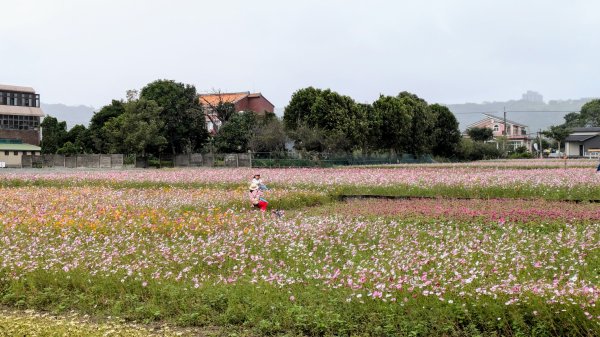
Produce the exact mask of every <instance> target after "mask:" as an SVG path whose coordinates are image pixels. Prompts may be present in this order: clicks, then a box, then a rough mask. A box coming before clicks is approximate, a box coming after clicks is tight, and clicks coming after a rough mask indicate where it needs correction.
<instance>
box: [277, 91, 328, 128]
mask: <svg viewBox="0 0 600 337" xmlns="http://www.w3.org/2000/svg"><path fill="white" fill-rule="evenodd" d="M321 92H322V90H321V89H315V88H313V87H308V88H304V89H300V90H298V91H296V92H295V93H294V94H293V95H292V98H291V99H290V103H289V104H288V105H287V106H286V107H285V110H284V113H283V122H284V125H285V127H286V128H287V129H288V130H296V129H298V128H299V127H300V126H301V125H303V124H306V122H307V121H308V120H309V119H312V120H311V121H310V122H311V123H310V124H313V125H314V124H316V121H315V120H314V118H313V117H311V116H310V114H311V109H312V106H313V105H314V104H315V101H316V99H317V97H319V96H320V95H321ZM317 119H318V116H317Z"/></svg>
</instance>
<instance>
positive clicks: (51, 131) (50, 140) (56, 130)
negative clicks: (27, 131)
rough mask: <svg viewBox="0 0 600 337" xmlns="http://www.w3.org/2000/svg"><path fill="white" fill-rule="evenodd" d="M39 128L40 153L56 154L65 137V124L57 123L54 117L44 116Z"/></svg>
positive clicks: (63, 122)
mask: <svg viewBox="0 0 600 337" xmlns="http://www.w3.org/2000/svg"><path fill="white" fill-rule="evenodd" d="M40 127H41V128H42V141H41V142H40V147H41V148H42V153H56V152H57V151H58V149H59V148H61V147H62V146H63V143H64V142H65V139H66V137H67V122H65V121H62V122H59V121H58V119H56V118H55V117H52V116H46V117H44V120H43V121H42V123H40Z"/></svg>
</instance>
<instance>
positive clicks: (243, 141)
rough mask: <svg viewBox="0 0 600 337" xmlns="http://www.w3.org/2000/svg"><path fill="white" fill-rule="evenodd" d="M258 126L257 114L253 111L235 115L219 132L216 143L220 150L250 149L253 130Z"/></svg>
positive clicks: (226, 151) (233, 151) (231, 151)
mask: <svg viewBox="0 0 600 337" xmlns="http://www.w3.org/2000/svg"><path fill="white" fill-rule="evenodd" d="M255 126H256V116H255V113H254V112H252V111H247V112H243V113H239V114H235V115H233V117H231V118H230V119H229V121H228V122H227V123H225V124H224V125H223V126H222V127H221V128H220V129H219V132H218V133H217V135H216V137H215V141H214V145H215V147H216V149H217V151H218V152H222V153H242V152H247V151H248V143H249V142H250V139H252V136H253V134H252V130H254V127H255Z"/></svg>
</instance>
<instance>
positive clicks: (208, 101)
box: [200, 91, 260, 106]
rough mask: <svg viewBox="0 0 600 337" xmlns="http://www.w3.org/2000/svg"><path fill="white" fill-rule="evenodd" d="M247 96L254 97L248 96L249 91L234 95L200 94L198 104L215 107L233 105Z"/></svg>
mask: <svg viewBox="0 0 600 337" xmlns="http://www.w3.org/2000/svg"><path fill="white" fill-rule="evenodd" d="M249 95H255V94H250V92H249V91H246V92H234V93H219V94H201V95H200V104H202V105H209V106H216V105H219V103H235V102H237V101H239V100H241V99H243V98H245V97H246V96H249ZM259 95H260V94H259Z"/></svg>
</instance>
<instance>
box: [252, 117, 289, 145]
mask: <svg viewBox="0 0 600 337" xmlns="http://www.w3.org/2000/svg"><path fill="white" fill-rule="evenodd" d="M285 141H286V135H285V130H284V127H283V123H282V121H280V120H279V119H278V118H277V117H275V118H271V117H268V118H265V121H264V122H262V123H258V125H257V126H256V127H255V129H254V132H252V137H251V138H250V140H249V143H248V147H249V148H250V150H252V151H253V152H277V151H283V150H285Z"/></svg>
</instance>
